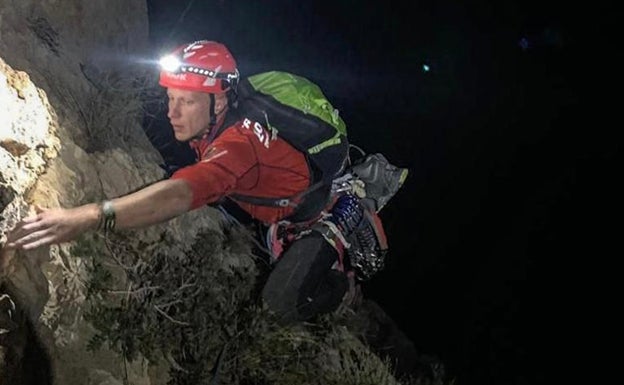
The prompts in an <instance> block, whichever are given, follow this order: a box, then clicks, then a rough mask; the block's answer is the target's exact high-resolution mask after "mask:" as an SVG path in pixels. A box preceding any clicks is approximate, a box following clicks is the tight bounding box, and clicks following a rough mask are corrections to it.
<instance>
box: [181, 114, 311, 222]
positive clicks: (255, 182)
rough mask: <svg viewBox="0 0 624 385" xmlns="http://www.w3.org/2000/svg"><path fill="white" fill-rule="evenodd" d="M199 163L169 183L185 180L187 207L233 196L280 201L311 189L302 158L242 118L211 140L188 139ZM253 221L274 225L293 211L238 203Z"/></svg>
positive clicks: (276, 138) (207, 138) (263, 130)
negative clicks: (189, 200)
mask: <svg viewBox="0 0 624 385" xmlns="http://www.w3.org/2000/svg"><path fill="white" fill-rule="evenodd" d="M190 144H191V147H192V148H194V149H195V151H196V152H197V154H198V159H199V160H198V162H197V163H195V164H193V165H190V166H187V167H184V168H182V169H180V170H178V171H176V172H175V173H174V174H173V175H172V176H171V179H182V180H185V181H186V182H187V183H188V184H189V186H190V188H191V190H192V192H193V202H192V204H191V209H195V208H197V207H200V206H202V205H205V204H208V203H213V202H215V201H217V200H219V199H220V198H222V197H224V196H228V195H232V194H240V195H246V196H252V197H263V198H282V197H291V196H295V195H297V194H299V193H301V192H303V191H305V190H306V189H307V188H308V187H309V186H310V179H311V178H310V171H309V168H308V163H307V161H306V158H305V155H304V154H302V153H301V152H299V151H298V150H296V149H295V148H294V147H292V146H291V145H290V144H288V143H287V142H286V141H284V140H283V139H282V138H279V137H274V138H272V137H271V135H270V133H269V132H268V131H267V130H266V129H265V128H264V127H262V126H261V125H260V124H259V123H256V122H253V121H250V120H249V119H242V120H241V121H239V122H237V123H235V124H233V125H231V126H230V127H228V128H227V129H225V130H224V131H223V132H222V133H221V134H220V135H219V136H218V137H217V138H216V139H214V140H213V141H212V142H210V139H209V137H208V136H207V135H206V136H204V137H203V138H202V139H195V140H193V141H191V143H190ZM236 202H237V203H238V204H239V206H240V207H241V208H242V209H243V210H245V211H247V212H248V213H249V214H250V215H251V216H252V217H254V218H256V219H258V220H260V221H262V222H264V223H274V222H277V221H279V220H281V219H283V218H285V217H287V216H288V215H290V214H291V213H292V212H293V208H292V207H269V206H259V205H253V204H249V203H246V202H241V201H236Z"/></svg>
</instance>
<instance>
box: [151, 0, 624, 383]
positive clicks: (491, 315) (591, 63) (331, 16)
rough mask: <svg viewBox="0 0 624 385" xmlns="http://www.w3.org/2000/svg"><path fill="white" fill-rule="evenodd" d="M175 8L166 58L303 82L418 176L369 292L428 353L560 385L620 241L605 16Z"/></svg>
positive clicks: (471, 8) (586, 9)
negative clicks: (566, 357) (613, 219)
mask: <svg viewBox="0 0 624 385" xmlns="http://www.w3.org/2000/svg"><path fill="white" fill-rule="evenodd" d="M172 3H174V2H171V1H167V0H152V1H148V5H149V11H150V36H151V42H152V44H153V49H154V54H155V55H157V54H160V53H164V52H166V51H167V50H168V49H170V48H172V47H173V46H176V45H178V44H181V43H185V42H190V41H193V40H199V39H209V40H217V41H221V42H223V43H225V44H226V45H227V46H228V47H229V48H230V50H231V51H232V53H233V54H234V56H235V57H236V59H237V61H238V65H239V69H240V70H241V73H242V74H243V75H249V74H253V73H256V72H260V71H264V70H277V69H279V70H287V71H292V72H296V73H299V74H301V75H304V76H306V77H308V78H310V79H311V80H313V81H315V82H316V83H317V84H319V85H320V86H321V88H322V89H323V90H324V91H325V93H326V95H327V96H328V98H329V99H330V100H331V101H332V102H333V104H334V106H335V107H337V108H338V109H339V110H340V111H341V115H342V116H343V118H344V119H345V121H346V123H347V126H348V130H349V137H350V140H351V142H352V143H355V144H357V145H359V146H360V147H362V148H363V149H365V150H366V151H368V152H381V153H383V154H385V155H386V157H388V158H389V159H390V161H391V162H393V163H394V164H396V165H398V166H401V167H408V168H409V169H410V175H409V177H408V180H407V182H406V184H405V185H404V187H403V188H402V190H400V191H399V193H398V194H397V195H396V196H395V197H394V198H393V199H392V200H391V201H390V203H389V204H388V205H387V206H386V208H384V210H383V211H382V213H381V215H382V219H383V220H384V224H385V227H386V233H387V235H388V238H389V242H390V247H391V254H390V257H389V260H388V265H387V267H386V269H385V270H384V271H383V272H381V273H380V274H379V275H378V276H376V277H375V278H374V279H373V280H372V281H370V282H368V283H366V284H365V286H364V294H365V296H366V297H368V298H372V299H374V300H376V301H377V302H378V303H379V304H381V306H382V307H383V308H384V309H385V310H386V311H387V312H388V313H389V314H390V316H391V317H392V318H393V319H394V320H395V321H396V322H397V323H398V325H399V327H400V328H401V329H402V330H403V331H404V332H405V333H406V334H407V335H408V336H409V337H410V338H411V340H412V341H413V342H414V344H415V345H416V347H417V348H418V349H419V351H421V352H422V353H425V354H431V355H435V356H437V357H439V358H440V359H441V360H442V361H443V362H444V363H445V365H446V366H447V369H448V371H449V372H450V374H451V375H453V376H456V377H457V378H458V383H459V384H468V383H475V384H476V383H479V384H488V383H492V384H534V383H543V382H545V381H546V374H547V372H548V371H549V369H552V368H553V367H554V361H556V360H557V359H556V358H557V357H561V356H562V353H561V351H562V346H564V345H566V343H567V342H569V341H570V340H575V341H578V340H579V339H580V338H581V337H580V334H581V333H579V330H578V329H577V330H576V331H574V332H572V333H570V330H571V325H572V324H573V323H574V324H576V320H577V319H578V315H579V313H583V312H586V311H587V310H586V309H584V306H585V305H586V301H585V299H584V298H583V293H582V292H583V291H584V289H580V287H583V285H584V284H585V282H586V281H587V279H588V274H589V272H588V271H586V272H584V273H579V269H578V267H581V268H582V269H584V268H585V266H588V265H591V262H590V261H591V260H592V257H593V256H595V255H597V254H600V251H599V250H600V247H597V246H600V245H601V244H602V243H603V241H601V240H599V239H603V238H608V234H607V233H603V232H602V230H600V231H599V230H598V225H599V224H600V223H601V222H602V218H601V216H602V215H603V214H604V213H606V212H609V210H610V205H609V203H607V202H608V199H607V198H608V197H609V196H610V194H612V193H610V192H609V191H610V190H609V189H608V188H605V187H603V183H604V182H605V180H609V179H612V175H613V174H612V173H611V172H612V171H614V170H612V167H610V166H609V165H611V166H612V165H613V164H615V161H614V159H615V156H616V153H618V151H619V148H620V145H619V142H615V141H612V140H609V139H608V138H607V137H605V136H604V135H603V134H604V133H605V130H607V129H608V127H609V124H608V123H606V120H605V119H606V118H605V115H606V114H604V113H603V112H604V111H607V110H609V109H610V107H608V102H606V101H605V102H604V104H603V105H602V107H601V110H598V112H594V110H593V108H594V104H595V102H596V100H597V99H600V98H601V95H602V93H596V92H593V91H588V89H587V88H586V87H590V88H593V87H592V86H594V87H595V86H597V85H598V86H600V84H601V82H603V81H605V80H607V81H608V78H607V77H606V76H605V73H606V71H607V69H608V68H609V66H610V63H609V61H608V60H605V59H604V57H603V54H605V53H606V52H607V51H608V49H607V51H601V50H600V48H599V47H605V46H608V45H607V44H606V43H605V41H604V39H603V38H602V37H601V36H603V35H604V36H607V35H608V30H607V27H606V24H605V22H604V19H602V15H606V11H605V10H602V9H598V8H597V7H596V6H595V5H591V6H583V7H581V6H580V5H579V6H578V8H575V7H574V6H572V5H570V4H561V3H554V2H551V3H548V2H545V3H538V2H520V1H503V2H501V1H498V2H492V4H486V2H481V3H475V2H471V3H470V5H462V4H460V2H457V3H456V4H453V3H449V2H443V3H442V2H433V1H432V2H426V3H423V2H416V3H409V2H405V3H399V2H390V1H386V2H383V1H357V2H356V1H341V0H334V1H331V2H330V1H259V0H255V1H253V0H249V1H240V0H237V1H233V0H232V1H228V0H223V1H193V0H191V1H184V2H179V3H177V2H176V3H175V4H172ZM603 12H604V13H603ZM423 65H428V66H429V68H430V70H429V71H425V70H424V68H423ZM603 84H604V83H603ZM584 96H589V100H583V101H582V100H581V98H582V97H584ZM162 135H165V134H162ZM174 148H178V149H179V148H180V146H179V145H175V146H173V147H168V150H167V151H170V152H169V155H170V156H171V157H175V156H181V155H180V154H181V153H179V152H177V151H174ZM174 153H175V154H174ZM579 255H580V256H581V258H582V261H583V262H582V263H581V264H580V265H579V263H578V261H579V260H578V256H579Z"/></svg>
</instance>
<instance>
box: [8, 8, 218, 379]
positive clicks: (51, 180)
mask: <svg viewBox="0 0 624 385" xmlns="http://www.w3.org/2000/svg"><path fill="white" fill-rule="evenodd" d="M147 32H148V21H147V8H146V3H145V1H143V0H89V1H86V0H63V1H59V0H43V1H39V0H37V1H34V0H3V1H2V2H0V246H1V245H3V244H4V242H5V240H6V236H7V232H8V231H9V230H10V229H12V228H13V227H14V226H15V224H16V223H17V222H18V221H20V220H21V219H22V218H24V217H25V216H27V215H28V214H29V213H32V212H33V209H34V207H35V206H39V207H43V208H53V207H72V206H77V205H80V204H84V203H89V202H95V201H98V200H101V199H103V198H104V197H115V196H120V195H123V194H126V193H128V192H131V191H133V190H136V189H138V188H140V187H142V186H144V185H146V184H149V183H151V182H154V181H156V180H158V179H161V178H162V177H163V172H162V170H161V169H160V168H159V167H158V164H159V163H160V162H162V160H161V158H160V155H159V154H158V153H157V152H156V151H155V150H154V149H153V147H152V146H151V145H150V143H149V141H148V140H147V138H146V137H145V134H144V132H143V130H142V127H141V101H140V99H139V98H138V97H137V96H138V95H139V94H142V93H144V89H142V87H144V85H142V84H137V80H136V79H147V81H152V80H153V83H154V84H155V80H154V78H153V76H155V74H156V71H154V69H153V68H141V67H138V66H137V65H134V64H133V63H129V62H127V61H123V60H128V58H136V57H140V56H141V55H142V54H145V47H146V44H147ZM122 58H123V59H122ZM122 69H123V70H122ZM150 71H151V73H153V74H152V78H150ZM137 74H139V76H136V75H137ZM111 90H118V92H119V93H118V94H114V92H115V91H111ZM111 92H112V93H111ZM191 224H192V226H191ZM217 227H218V221H217V220H216V215H215V212H214V210H211V209H209V208H206V209H202V210H197V211H195V212H193V213H189V214H187V215H185V216H182V217H180V218H178V219H176V220H174V221H172V222H170V223H168V224H167V226H166V227H165V226H154V227H152V228H150V229H147V230H144V231H137V232H136V234H135V236H134V239H133V242H136V244H139V243H142V244H153V243H154V242H156V241H157V240H158V239H160V238H161V237H162V234H164V233H167V235H168V236H169V237H170V238H171V239H172V240H173V241H174V242H173V246H171V248H172V250H171V251H170V252H171V253H172V254H174V255H175V253H182V250H181V249H180V250H178V249H176V246H175V245H176V244H179V245H184V244H189V243H190V242H191V240H192V239H193V238H194V237H195V234H196V233H197V232H199V231H202V230H205V229H215V228H217ZM71 246H72V244H66V245H62V246H53V247H51V248H41V249H39V250H35V251H32V252H26V253H17V254H16V253H13V252H11V253H8V252H6V251H2V252H1V253H2V255H1V256H0V384H11V385H19V384H45V383H55V384H56V383H58V384H68V385H71V384H94V385H95V384H116V383H121V380H120V379H121V378H122V373H123V376H125V377H126V378H129V379H130V380H131V383H135V384H164V383H166V379H167V376H166V375H162V373H156V374H154V373H152V374H151V375H150V373H148V368H147V367H146V366H145V365H141V364H140V362H139V363H133V364H132V365H129V366H127V365H126V364H125V363H124V362H121V361H120V359H119V357H118V355H115V354H112V353H111V352H109V351H107V350H106V349H102V350H101V351H99V352H97V353H91V352H86V350H85V347H84V346H85V341H86V340H87V339H88V337H89V336H90V335H92V334H93V330H92V329H91V327H90V325H89V324H88V323H86V322H85V321H84V320H83V309H82V307H81V304H82V303H83V302H84V300H85V295H86V294H85V290H86V289H85V286H84V282H85V277H86V272H85V263H84V261H83V260H81V259H79V258H74V257H73V256H72V251H71V250H72V248H71ZM150 370H152V369H150ZM152 371H153V370H152ZM165 373H166V371H165Z"/></svg>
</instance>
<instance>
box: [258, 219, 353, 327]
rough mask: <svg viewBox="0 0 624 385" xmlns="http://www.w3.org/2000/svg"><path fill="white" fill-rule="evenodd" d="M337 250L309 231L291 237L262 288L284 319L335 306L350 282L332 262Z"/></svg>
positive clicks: (301, 317)
mask: <svg viewBox="0 0 624 385" xmlns="http://www.w3.org/2000/svg"><path fill="white" fill-rule="evenodd" d="M337 259H338V252H337V251H336V250H335V249H334V248H333V247H332V246H331V245H330V244H329V243H328V242H327V241H326V240H325V238H323V236H322V235H321V234H320V233H318V232H316V231H312V232H311V233H309V234H306V235H304V236H303V237H302V238H300V239H298V240H296V241H294V242H293V243H292V244H291V245H290V246H289V247H288V249H287V250H286V251H285V252H284V255H282V257H281V258H280V260H279V261H278V262H277V264H276V265H275V267H274V268H273V271H272V272H271V274H270V275H269V278H268V280H267V283H266V284H265V286H264V289H263V291H262V296H263V298H264V301H265V302H266V303H267V305H268V306H269V309H271V310H272V311H273V312H275V313H276V314H277V315H278V316H279V318H280V320H281V321H282V322H284V323H289V322H293V321H305V320H309V319H311V318H313V317H315V316H317V315H320V314H326V313H329V312H332V311H334V310H336V309H337V308H338V306H339V305H340V303H341V302H342V298H343V296H344V294H345V293H346V291H347V289H348V287H349V284H348V280H347V276H346V275H345V274H344V273H343V272H340V271H338V270H335V269H332V266H333V265H334V263H335V262H336V261H337Z"/></svg>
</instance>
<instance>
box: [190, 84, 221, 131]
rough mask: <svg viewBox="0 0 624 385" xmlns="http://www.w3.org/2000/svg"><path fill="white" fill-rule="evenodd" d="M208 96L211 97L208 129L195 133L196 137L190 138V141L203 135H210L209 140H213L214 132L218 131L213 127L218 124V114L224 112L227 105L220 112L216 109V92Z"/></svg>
mask: <svg viewBox="0 0 624 385" xmlns="http://www.w3.org/2000/svg"><path fill="white" fill-rule="evenodd" d="M208 96H209V97H210V110H209V112H208V113H209V114H210V122H208V128H206V130H204V131H203V132H200V133H199V134H197V135H195V136H194V137H192V138H191V139H189V141H191V140H193V139H201V138H203V137H208V141H209V142H211V141H212V139H214V137H211V136H214V134H215V133H216V130H213V128H214V127H215V126H216V125H217V115H218V114H220V113H222V112H223V110H225V107H223V108H222V109H221V110H220V111H219V112H216V111H215V104H216V103H215V99H216V98H215V96H214V94H208Z"/></svg>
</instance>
